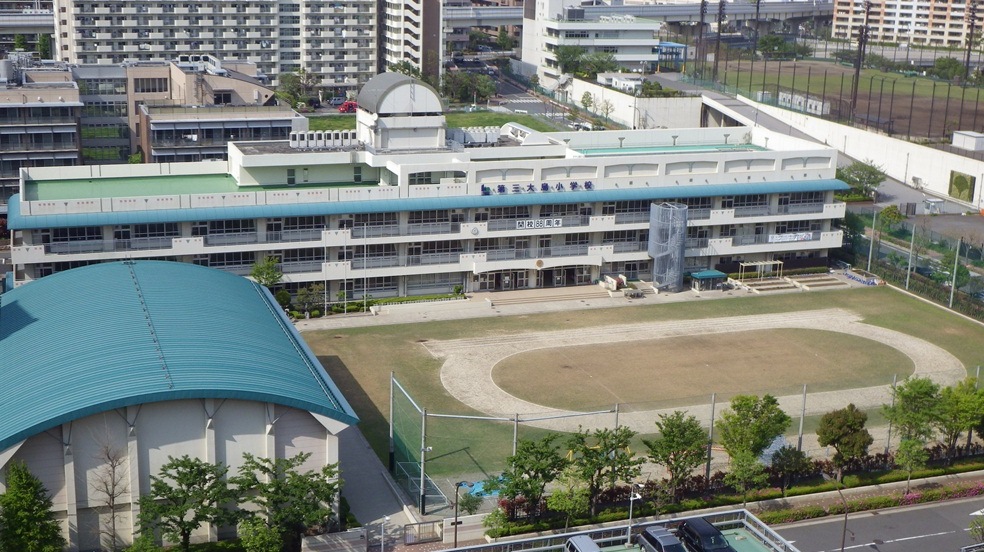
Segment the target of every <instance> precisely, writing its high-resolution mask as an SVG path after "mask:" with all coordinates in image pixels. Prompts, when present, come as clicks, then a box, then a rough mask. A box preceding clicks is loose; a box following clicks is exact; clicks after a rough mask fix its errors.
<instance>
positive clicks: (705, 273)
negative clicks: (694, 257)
mask: <svg viewBox="0 0 984 552" xmlns="http://www.w3.org/2000/svg"><path fill="white" fill-rule="evenodd" d="M727 280H728V275H727V274H725V273H724V272H721V271H720V270H701V271H700V272H694V273H693V274H691V275H690V289H691V290H693V291H706V290H709V289H715V288H717V287H718V286H719V285H720V284H723V283H724V282H725V281H727Z"/></svg>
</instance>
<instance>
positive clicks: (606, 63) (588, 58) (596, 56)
mask: <svg viewBox="0 0 984 552" xmlns="http://www.w3.org/2000/svg"><path fill="white" fill-rule="evenodd" d="M618 69H619V65H618V61H616V60H615V54H613V53H611V52H592V53H590V54H586V55H585V56H584V57H582V58H581V65H580V68H579V70H578V71H577V73H578V74H579V75H581V76H583V77H586V78H589V79H594V78H595V77H597V76H598V73H611V72H614V71H618Z"/></svg>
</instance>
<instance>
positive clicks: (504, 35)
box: [495, 25, 516, 50]
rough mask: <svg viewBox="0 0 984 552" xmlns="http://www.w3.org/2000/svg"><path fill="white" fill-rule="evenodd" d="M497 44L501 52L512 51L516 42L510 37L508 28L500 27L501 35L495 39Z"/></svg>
mask: <svg viewBox="0 0 984 552" xmlns="http://www.w3.org/2000/svg"><path fill="white" fill-rule="evenodd" d="M495 43H496V45H497V46H499V49H500V50H512V49H513V46H514V45H515V43H516V41H515V40H513V37H511V36H509V31H507V30H506V26H505V25H503V26H501V27H499V35H498V36H496V38H495Z"/></svg>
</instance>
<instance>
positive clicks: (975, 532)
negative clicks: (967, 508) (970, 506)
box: [968, 516, 984, 543]
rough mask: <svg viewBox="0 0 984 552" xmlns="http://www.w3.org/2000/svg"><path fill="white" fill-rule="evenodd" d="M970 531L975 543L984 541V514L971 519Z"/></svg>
mask: <svg viewBox="0 0 984 552" xmlns="http://www.w3.org/2000/svg"><path fill="white" fill-rule="evenodd" d="M968 532H969V533H970V536H971V537H973V539H974V542H975V543H979V542H984V516H974V517H973V519H971V520H970V527H969V528H968Z"/></svg>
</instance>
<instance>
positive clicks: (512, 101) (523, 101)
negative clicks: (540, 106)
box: [506, 98, 540, 104]
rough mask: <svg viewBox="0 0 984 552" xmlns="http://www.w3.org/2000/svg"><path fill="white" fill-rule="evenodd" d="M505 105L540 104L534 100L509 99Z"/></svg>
mask: <svg viewBox="0 0 984 552" xmlns="http://www.w3.org/2000/svg"><path fill="white" fill-rule="evenodd" d="M506 103H521V104H531V103H540V100H538V99H536V98H511V99H510V100H509V101H507V102H506Z"/></svg>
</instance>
